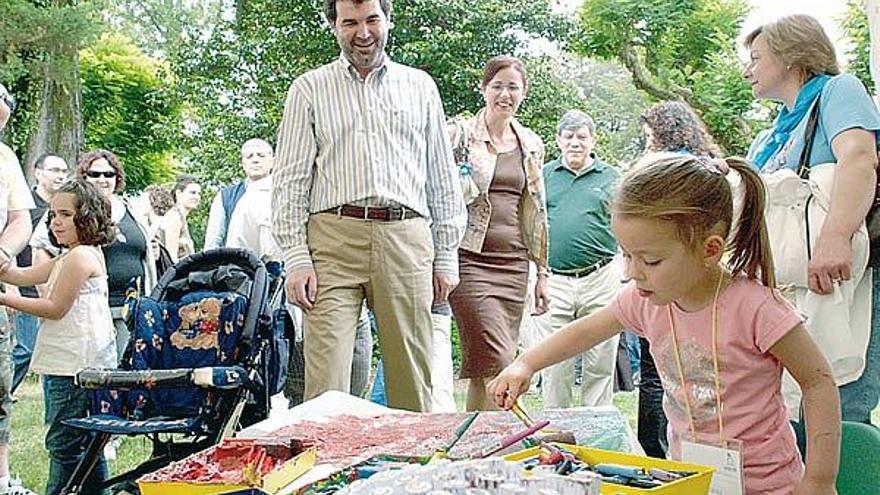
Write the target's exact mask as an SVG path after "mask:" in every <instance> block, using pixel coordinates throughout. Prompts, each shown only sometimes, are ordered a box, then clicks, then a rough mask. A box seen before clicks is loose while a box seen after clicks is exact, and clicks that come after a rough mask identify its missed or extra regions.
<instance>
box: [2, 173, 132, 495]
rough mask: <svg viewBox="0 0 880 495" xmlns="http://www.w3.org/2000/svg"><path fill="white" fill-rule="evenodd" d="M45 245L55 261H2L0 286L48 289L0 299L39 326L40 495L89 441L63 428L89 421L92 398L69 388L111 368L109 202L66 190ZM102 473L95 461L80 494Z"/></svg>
mask: <svg viewBox="0 0 880 495" xmlns="http://www.w3.org/2000/svg"><path fill="white" fill-rule="evenodd" d="M48 218H49V228H50V230H51V232H50V240H51V241H52V243H53V244H54V245H55V246H58V247H61V248H63V249H64V251H63V252H62V254H61V255H59V256H58V257H56V258H53V259H51V260H49V261H47V262H44V263H40V264H36V265H34V266H30V267H27V268H18V267H16V266H15V260H14V259H10V258H9V257H7V256H5V255H4V254H3V253H0V280H2V281H3V282H6V283H9V284H13V285H17V286H29V285H35V284H48V293H47V294H46V295H45V297H39V298H30V297H22V296H20V295H17V294H6V293H0V305H3V306H8V307H10V308H13V309H15V310H18V311H22V312H25V313H30V314H32V315H34V316H37V317H39V318H42V319H43V323H42V325H41V327H40V332H39V333H38V334H37V340H36V344H35V346H34V355H33V358H32V359H31V370H33V371H34V372H35V373H38V374H40V375H43V396H44V397H45V408H46V423H47V425H48V430H47V431H46V450H48V451H49V480H48V485H47V487H46V493H47V494H50V495H54V494H56V493H60V492H61V490H62V489H63V488H64V484H65V483H66V482H67V480H68V478H70V475H71V474H72V473H73V471H74V469H75V468H76V465H77V463H78V462H79V458H80V456H81V455H82V453H83V451H84V450H85V448H86V445H87V444H88V442H89V440H90V438H91V434H90V433H88V432H86V431H84V430H79V429H76V428H73V427H70V426H66V425H64V424H63V421H64V420H66V419H71V418H81V417H85V416H86V415H87V414H88V409H89V403H90V395H89V392H88V391H87V390H85V389H82V388H79V387H78V386H77V385H76V384H75V383H74V376H75V375H76V372H77V371H79V370H80V369H83V368H88V367H102V368H115V367H116V340H115V337H114V335H115V333H116V332H115V330H114V328H113V318H112V317H111V316H110V305H109V304H108V301H107V295H106V294H107V270H106V268H105V264H104V253H103V251H102V250H101V247H102V246H106V245H108V244H110V243H111V242H113V239H114V237H115V235H116V232H115V230H116V229H115V228H114V226H113V223H112V221H111V220H110V201H109V200H108V199H107V198H106V197H104V196H102V195H101V193H100V192H98V190H97V189H96V188H95V187H94V186H92V185H91V184H89V183H87V182H85V181H83V180H75V181H70V182H67V183H65V184H64V185H62V186H61V188H60V189H58V192H57V193H56V194H55V196H53V197H52V202H51V204H50V207H49V216H48ZM106 474H107V466H106V464H105V463H104V462H103V460H101V462H100V464H99V465H98V467H97V468H96V470H95V473H94V474H93V475H92V477H91V479H90V480H89V483H87V484H86V486H85V487H84V488H85V490H84V492H86V493H96V492H97V490H96V489H95V486H92V485H93V484H97V483H99V482H100V481H102V480H103V479H104V477H105V475H106Z"/></svg>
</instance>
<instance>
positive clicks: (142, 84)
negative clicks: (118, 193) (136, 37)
mask: <svg viewBox="0 0 880 495" xmlns="http://www.w3.org/2000/svg"><path fill="white" fill-rule="evenodd" d="M80 76H81V78H82V88H83V118H84V121H85V127H86V146H87V147H88V148H106V149H109V150H111V151H113V152H114V153H116V154H117V155H119V158H120V159H121V160H122V163H123V166H124V167H125V175H126V188H127V189H128V190H130V191H135V190H140V189H143V188H144V187H145V186H147V185H149V184H153V183H157V182H162V181H165V180H168V179H169V178H171V175H172V174H173V171H174V169H175V157H174V151H175V150H176V147H177V144H176V134H177V126H178V122H179V119H180V110H179V105H178V104H177V103H176V100H175V99H174V98H172V97H171V93H170V92H169V91H168V90H166V89H165V88H166V87H169V86H171V85H172V79H171V76H170V71H169V67H167V65H166V64H163V63H162V62H160V61H158V60H155V59H153V58H150V57H148V56H146V55H144V54H143V52H141V51H140V50H139V49H138V48H137V47H136V46H135V45H134V44H133V43H132V41H131V40H130V39H128V38H126V37H124V36H120V35H109V34H105V35H103V36H101V38H100V39H99V40H98V41H96V42H95V43H94V44H93V45H92V46H90V47H88V48H86V49H84V50H83V51H82V52H81V54H80Z"/></svg>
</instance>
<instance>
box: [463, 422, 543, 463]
mask: <svg viewBox="0 0 880 495" xmlns="http://www.w3.org/2000/svg"><path fill="white" fill-rule="evenodd" d="M549 424H550V422H549V421H547V420H544V421H539V422H537V423H535V424H533V425H532V426H529V427H528V428H526V429H525V430H522V431H520V432H517V433H514V434H513V435H510V436H508V437H506V438H505V439H503V440H501V441H500V442H498V443H496V444H495V445H493V446H492V447H490V448H488V449H487V450H484V451H483V452H482V453H481V454H480V455H478V456H477V459H483V458H486V457H489V456H490V455H492V454H497V453H498V452H501V451H502V450H504V449H506V448H507V447H510V446H511V445H513V444H515V443H516V442H519V441H520V440H522V439H524V438H526V437H529V436H531V435H534V434H535V433H536V432H537V431H539V430H541V429H542V428H544V427H546V426H547V425H549Z"/></svg>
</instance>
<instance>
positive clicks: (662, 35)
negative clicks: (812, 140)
mask: <svg viewBox="0 0 880 495" xmlns="http://www.w3.org/2000/svg"><path fill="white" fill-rule="evenodd" d="M747 13H748V4H747V2H746V1H745V0H679V1H676V2H669V1H666V0H586V1H585V2H584V4H583V5H582V7H581V11H580V21H581V29H582V31H583V35H582V36H580V38H579V40H580V41H579V42H578V43H576V44H575V50H576V51H578V52H579V53H582V54H585V55H588V56H594V57H599V58H602V59H606V60H621V61H623V62H625V63H626V65H627V68H628V69H629V70H630V71H631V72H632V73H633V76H634V79H635V81H636V86H637V87H639V88H640V89H643V90H645V91H646V92H648V93H649V94H650V95H651V96H652V97H653V98H654V99H664V98H670V97H674V98H681V99H685V100H686V101H688V103H690V104H691V105H692V106H693V107H695V109H696V110H697V111H698V113H700V114H701V116H702V117H703V118H704V119H705V120H706V124H707V126H708V127H709V130H710V132H711V133H712V134H713V136H714V137H715V138H716V139H717V140H718V142H719V144H721V145H722V146H723V147H724V148H725V149H726V150H727V151H728V152H729V153H731V154H742V153H744V152H745V151H746V149H747V146H748V143H749V141H750V140H751V137H752V135H753V130H752V129H753V125H754V122H753V121H751V120H749V119H747V118H745V117H744V115H748V114H750V113H749V112H748V110H749V109H750V106H751V102H752V97H751V94H750V91H749V88H748V87H747V86H746V84H745V83H744V82H743V81H742V78H741V77H740V72H741V65H740V63H739V60H738V59H737V56H736V38H737V36H738V35H739V30H740V27H741V25H742V21H743V19H744V18H745V16H746V14H747Z"/></svg>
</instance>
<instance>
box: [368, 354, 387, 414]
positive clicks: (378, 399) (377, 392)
mask: <svg viewBox="0 0 880 495" xmlns="http://www.w3.org/2000/svg"><path fill="white" fill-rule="evenodd" d="M370 401H371V402H373V403H375V404H379V405H381V406H387V405H388V397H386V396H385V365H384V363H383V362H382V360H381V359H380V360H379V364H378V365H377V366H376V378H375V379H374V380H373V393H372V394H371V395H370Z"/></svg>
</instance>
